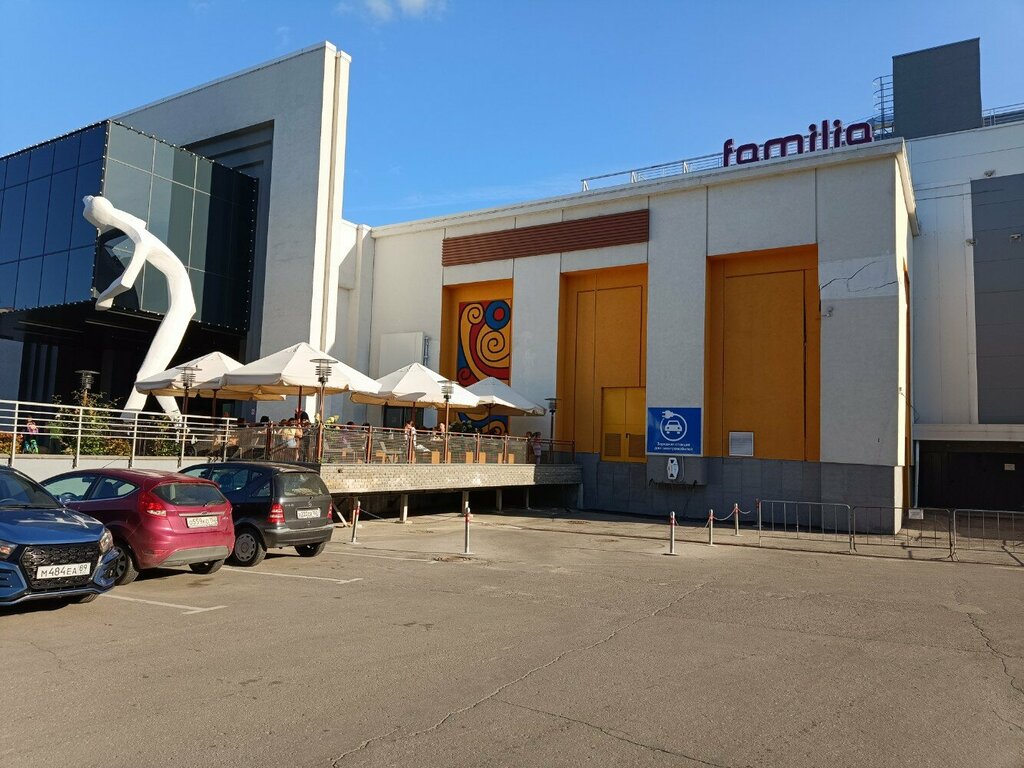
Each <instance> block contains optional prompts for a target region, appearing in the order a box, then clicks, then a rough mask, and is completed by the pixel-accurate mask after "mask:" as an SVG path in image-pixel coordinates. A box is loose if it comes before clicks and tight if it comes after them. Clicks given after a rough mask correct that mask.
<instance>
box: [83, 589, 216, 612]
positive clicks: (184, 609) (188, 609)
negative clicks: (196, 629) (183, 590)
mask: <svg viewBox="0 0 1024 768" xmlns="http://www.w3.org/2000/svg"><path fill="white" fill-rule="evenodd" d="M100 597H112V598H114V599H115V600H128V601H129V602H132V603H145V604H146V605H159V606H161V607H163V608H179V609H181V611H182V614H181V615H182V616H189V615H191V614H193V613H206V612H207V611H217V610H220V609H221V608H227V606H226V605H215V606H213V607H212V608H197V607H196V606H194V605H178V604H177V603H161V602H159V601H158V600H143V599H142V598H141V597H127V596H126V595H111V594H109V593H108V594H105V595H100Z"/></svg>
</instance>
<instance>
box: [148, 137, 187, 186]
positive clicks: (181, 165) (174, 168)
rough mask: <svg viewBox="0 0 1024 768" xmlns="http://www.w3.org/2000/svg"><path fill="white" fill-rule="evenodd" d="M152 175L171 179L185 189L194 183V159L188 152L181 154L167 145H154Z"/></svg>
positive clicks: (160, 143) (159, 143)
mask: <svg viewBox="0 0 1024 768" xmlns="http://www.w3.org/2000/svg"><path fill="white" fill-rule="evenodd" d="M153 173H155V174H156V175H158V176H163V177H164V178H165V179H171V180H172V181H176V182H178V183H179V184H184V185H185V186H187V187H191V186H194V185H195V182H196V158H195V156H194V155H192V154H189V153H188V152H182V151H181V150H179V149H176V148H174V147H172V146H170V145H168V144H164V143H162V142H159V141H158V142H157V143H156V155H155V156H154V158H153Z"/></svg>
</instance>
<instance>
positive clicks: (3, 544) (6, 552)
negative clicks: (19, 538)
mask: <svg viewBox="0 0 1024 768" xmlns="http://www.w3.org/2000/svg"><path fill="white" fill-rule="evenodd" d="M17 547H18V545H17V544H11V543H10V542H9V541H3V540H2V539H0V560H6V559H7V558H8V557H10V556H11V555H12V554H13V553H14V550H15V549H16V548H17Z"/></svg>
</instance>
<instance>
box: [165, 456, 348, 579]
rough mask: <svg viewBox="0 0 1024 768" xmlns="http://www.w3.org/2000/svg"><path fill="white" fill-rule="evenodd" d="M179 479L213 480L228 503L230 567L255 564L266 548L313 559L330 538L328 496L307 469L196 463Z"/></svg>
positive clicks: (331, 508)
mask: <svg viewBox="0 0 1024 768" xmlns="http://www.w3.org/2000/svg"><path fill="white" fill-rule="evenodd" d="M182 474H186V475H192V476H193V477H203V478H207V479H209V480H213V482H215V483H216V484H217V485H218V486H220V490H221V493H223V494H224V495H225V496H226V497H227V498H228V500H229V501H230V502H231V506H232V510H233V511H232V516H233V518H234V523H235V549H234V551H233V552H232V554H231V558H230V560H229V562H231V563H232V564H233V565H242V566H252V565H257V564H258V563H260V562H262V561H263V558H264V557H266V555H267V550H268V549H277V548H282V547H295V551H296V552H298V553H299V554H300V555H302V556H303V557H316V556H317V555H319V554H320V553H321V552H323V550H324V547H325V546H326V545H327V542H328V541H330V540H331V534H332V533H334V526H333V518H334V506H333V504H332V503H331V494H330V492H329V491H328V490H327V486H326V485H324V481H323V480H321V479H320V475H318V474H317V473H316V472H314V471H312V470H309V469H306V468H305V467H300V466H296V465H294V464H275V463H272V462H243V461H229V462H226V463H223V464H197V465H195V466H192V467H189V468H188V469H185V470H182Z"/></svg>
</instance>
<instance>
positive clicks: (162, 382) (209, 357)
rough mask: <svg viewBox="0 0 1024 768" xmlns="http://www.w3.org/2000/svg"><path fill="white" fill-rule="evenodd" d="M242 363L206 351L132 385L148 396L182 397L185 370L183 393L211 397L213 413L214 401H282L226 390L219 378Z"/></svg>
mask: <svg viewBox="0 0 1024 768" xmlns="http://www.w3.org/2000/svg"><path fill="white" fill-rule="evenodd" d="M241 367H242V364H241V363H240V362H238V361H237V360H235V359H234V358H233V357H229V356H228V355H225V354H224V353H223V352H210V353H209V354H206V355H202V356H200V357H197V358H195V359H194V360H189V361H188V362H185V363H181V364H180V365H177V366H174V367H173V368H168V369H167V370H166V371H161V372H160V373H154V374H153V375H152V376H147V377H146V378H144V379H139V380H138V381H137V382H135V388H136V389H137V390H138V391H139V392H145V393H146V394H150V395H157V396H160V395H167V396H169V397H184V396H185V395H186V390H185V371H186V370H189V371H190V372H191V374H192V376H191V378H192V382H193V383H192V384H190V385H189V388H188V392H187V394H190V395H191V394H194V395H195V396H196V397H210V398H213V401H214V402H213V411H214V413H216V411H217V400H218V399H220V400H283V399H284V396H283V395H272V394H262V393H258V392H239V391H236V390H232V389H228V388H226V387H225V386H224V385H223V382H222V379H223V377H224V374H226V373H227V372H228V371H233V370H235V369H237V368H241Z"/></svg>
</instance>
